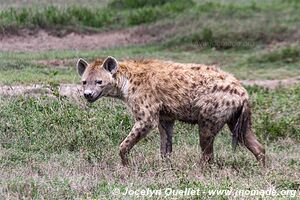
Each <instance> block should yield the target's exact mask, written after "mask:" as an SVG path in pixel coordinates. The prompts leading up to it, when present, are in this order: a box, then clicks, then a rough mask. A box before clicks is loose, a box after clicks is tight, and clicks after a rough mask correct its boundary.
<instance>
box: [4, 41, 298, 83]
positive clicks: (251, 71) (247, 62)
mask: <svg viewBox="0 0 300 200" xmlns="http://www.w3.org/2000/svg"><path fill="white" fill-rule="evenodd" d="M289 48H292V47H289V46H288V47H286V49H289ZM282 51H283V50H281V49H279V50H276V51H273V52H271V53H270V52H268V50H264V49H262V50H258V49H254V50H239V51H237V50H227V51H215V50H209V49H208V50H198V51H197V50H193V51H184V52H183V51H182V50H177V49H165V48H163V47H160V46H157V45H147V46H129V47H120V48H113V49H107V50H94V51H50V52H37V53H29V52H26V53H25V52H24V53H13V52H0V59H1V65H0V69H1V71H2V72H1V73H0V84H13V85H16V84H21V83H26V84H30V83H40V84H45V83H49V82H57V83H78V82H79V77H78V76H77V72H76V70H75V63H76V61H77V59H78V58H79V57H83V58H85V59H87V60H88V61H92V60H93V59H95V58H98V57H106V56H108V55H111V56H114V57H116V58H117V59H118V60H122V59H124V58H132V59H140V58H155V59H164V60H173V61H177V62H187V63H191V62H194V63H204V64H217V65H218V66H219V67H220V68H222V69H223V70H225V71H227V72H230V73H233V74H234V75H235V76H236V77H238V78H240V79H286V78H289V77H296V76H300V67H299V66H300V60H299V59H298V58H297V56H295V55H296V53H297V50H295V52H296V53H295V52H293V51H294V50H291V52H290V53H285V54H284V55H282ZM270 55H272V60H269V59H270V58H268V57H270ZM276 56H277V57H278V58H277V57H276ZM283 56H284V57H285V58H283ZM62 59H66V60H68V59H69V61H68V62H66V63H65V64H64V66H60V67H56V66H51V65H46V66H45V65H41V64H38V63H39V61H41V60H45V61H47V60H62ZM291 59H292V60H291ZM286 60H290V61H289V62H287V61H286Z"/></svg>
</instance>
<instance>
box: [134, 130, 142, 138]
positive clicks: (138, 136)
mask: <svg viewBox="0 0 300 200" xmlns="http://www.w3.org/2000/svg"><path fill="white" fill-rule="evenodd" d="M142 131H143V130H142ZM141 136H142V134H141V132H140V131H139V132H137V134H136V140H139V139H140V138H141Z"/></svg>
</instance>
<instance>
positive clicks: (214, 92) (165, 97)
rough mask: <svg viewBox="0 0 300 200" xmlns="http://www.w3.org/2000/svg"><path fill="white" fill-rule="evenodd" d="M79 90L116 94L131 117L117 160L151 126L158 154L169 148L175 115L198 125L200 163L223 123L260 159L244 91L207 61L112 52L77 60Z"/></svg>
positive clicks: (262, 156) (261, 150) (91, 95)
mask: <svg viewBox="0 0 300 200" xmlns="http://www.w3.org/2000/svg"><path fill="white" fill-rule="evenodd" d="M77 66H78V71H79V74H80V75H82V81H83V83H84V85H83V87H84V94H85V97H86V98H87V100H88V101H90V102H93V101H95V100H97V99H98V98H100V97H102V96H110V97H115V98H119V99H122V100H123V101H124V102H125V103H126V104H127V106H128V107H129V109H130V110H131V112H132V114H133V117H134V119H135V123H134V126H133V128H132V130H131V132H130V133H129V135H128V136H127V137H126V138H125V139H124V141H123V142H122V143H121V144H120V156H121V159H122V163H123V165H127V164H128V158H127V154H128V153H129V151H130V149H131V148H132V147H133V146H134V145H135V144H136V143H137V142H138V141H139V140H141V139H142V138H144V137H145V136H146V135H147V134H148V133H149V131H150V130H151V129H153V128H154V127H158V129H159V132H160V137H161V154H162V155H163V156H166V155H168V154H170V153H171V151H172V134H173V125H174V121H175V120H180V121H184V122H187V123H191V124H198V125H199V129H200V131H199V135H200V146H201V149H202V157H201V163H205V162H207V161H211V160H212V159H213V141H214V138H215V136H216V134H217V133H218V132H219V131H220V130H221V128H222V127H223V126H224V125H225V124H228V126H229V128H230V130H231V131H232V133H233V145H234V146H235V145H236V144H237V142H240V143H243V144H245V146H246V147H247V148H248V149H249V150H250V151H251V152H252V153H253V154H254V155H255V156H256V158H257V159H258V160H259V161H260V163H261V164H262V165H264V164H265V150H264V148H263V147H262V145H261V144H260V143H259V142H258V141H257V139H256V137H255V135H254V134H253V132H252V130H251V110H250V107H249V96H248V94H247V91H246V90H245V88H243V87H242V86H241V84H240V82H239V81H238V80H237V79H235V78H234V77H233V76H232V75H230V74H228V73H225V72H223V71H221V70H219V69H217V68H215V67H213V66H205V65H200V64H181V63H175V62H170V61H161V60H143V61H133V60H126V61H123V62H119V63H118V62H117V61H116V60H115V59H114V58H113V57H108V58H107V59H106V60H105V61H101V60H96V61H95V62H93V63H92V64H88V63H86V62H85V61H84V60H83V59H80V60H79V61H78V63H77Z"/></svg>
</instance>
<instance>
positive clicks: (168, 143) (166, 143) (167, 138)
mask: <svg viewBox="0 0 300 200" xmlns="http://www.w3.org/2000/svg"><path fill="white" fill-rule="evenodd" d="M173 127H174V120H168V121H167V120H159V125H158V130H159V133H160V154H161V156H162V157H166V156H169V155H170V154H171V153H172V135H173Z"/></svg>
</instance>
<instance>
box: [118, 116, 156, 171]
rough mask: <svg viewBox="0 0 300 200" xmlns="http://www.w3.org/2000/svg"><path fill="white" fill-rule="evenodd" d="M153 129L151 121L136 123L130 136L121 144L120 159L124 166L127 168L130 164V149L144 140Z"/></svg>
mask: <svg viewBox="0 0 300 200" xmlns="http://www.w3.org/2000/svg"><path fill="white" fill-rule="evenodd" d="M152 128H153V124H151V122H149V121H142V120H139V121H136V122H135V124H134V126H133V128H132V130H131V132H130V133H129V135H128V136H127V137H126V138H125V139H124V140H123V142H122V143H121V144H120V157H121V160H122V165H123V166H127V165H128V163H129V160H128V153H129V151H130V149H131V148H132V147H133V146H134V145H135V144H136V143H137V142H138V141H140V140H141V139H142V138H144V137H145V136H146V135H147V134H148V133H149V132H150V130H151V129H152Z"/></svg>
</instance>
